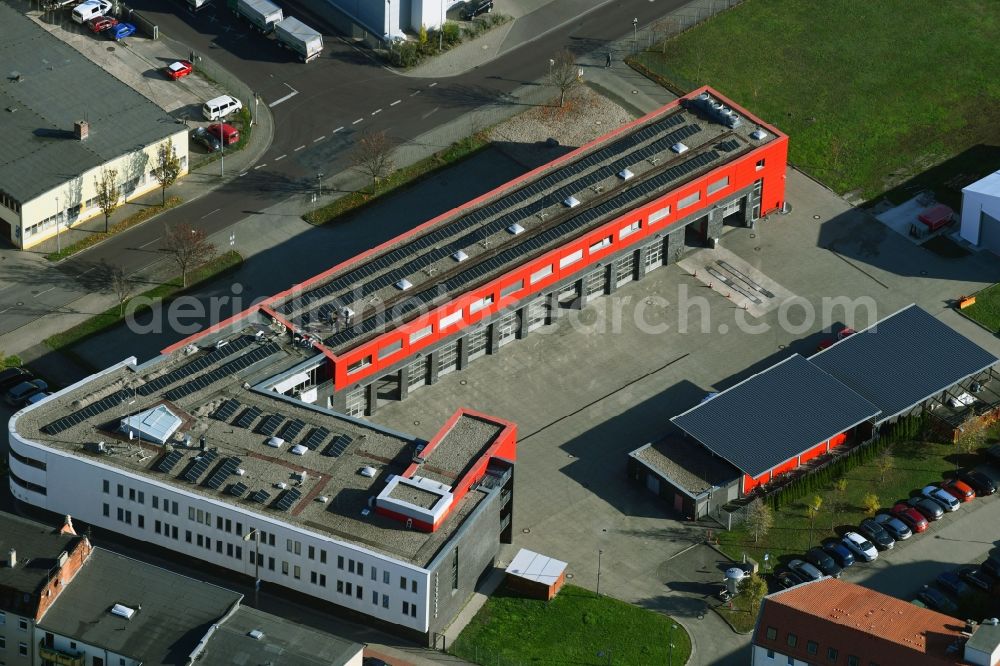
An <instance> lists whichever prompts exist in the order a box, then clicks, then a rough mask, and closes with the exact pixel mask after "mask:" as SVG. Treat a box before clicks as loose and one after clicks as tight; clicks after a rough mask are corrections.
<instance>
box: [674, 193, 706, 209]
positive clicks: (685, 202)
mask: <svg viewBox="0 0 1000 666" xmlns="http://www.w3.org/2000/svg"><path fill="white" fill-rule="evenodd" d="M699 201H701V190H698V191H696V192H692V193H691V194H689V195H687V196H686V197H684V198H683V199H681V200H680V201H678V202H677V210H682V209H684V208H687V207H688V206H693V205H694V204H696V203H698V202H699Z"/></svg>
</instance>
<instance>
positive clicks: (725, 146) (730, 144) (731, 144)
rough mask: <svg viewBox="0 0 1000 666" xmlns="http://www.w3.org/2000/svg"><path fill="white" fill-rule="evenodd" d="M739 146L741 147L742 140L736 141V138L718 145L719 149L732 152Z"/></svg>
mask: <svg viewBox="0 0 1000 666" xmlns="http://www.w3.org/2000/svg"><path fill="white" fill-rule="evenodd" d="M739 147H740V142H739V141H736V140H735V139H729V140H728V141H723V142H722V143H720V144H719V145H717V146H716V148H717V149H718V150H722V151H725V152H727V153H730V152H732V151H734V150H736V149H737V148H739Z"/></svg>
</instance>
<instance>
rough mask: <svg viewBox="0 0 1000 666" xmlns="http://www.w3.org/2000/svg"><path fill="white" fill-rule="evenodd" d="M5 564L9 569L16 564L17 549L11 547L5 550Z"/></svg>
mask: <svg viewBox="0 0 1000 666" xmlns="http://www.w3.org/2000/svg"><path fill="white" fill-rule="evenodd" d="M7 566H8V567H10V568H11V569H13V568H14V567H16V566H17V551H16V550H14V549H13V548H11V549H10V550H8V551H7Z"/></svg>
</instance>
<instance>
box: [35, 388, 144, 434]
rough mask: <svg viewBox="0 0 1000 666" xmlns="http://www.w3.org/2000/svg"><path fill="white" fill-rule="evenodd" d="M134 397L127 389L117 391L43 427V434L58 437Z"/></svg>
mask: <svg viewBox="0 0 1000 666" xmlns="http://www.w3.org/2000/svg"><path fill="white" fill-rule="evenodd" d="M131 397H132V391H129V390H127V389H122V390H121V391H115V392H114V393H112V394H111V395H109V396H107V397H104V398H101V399H100V400H98V401H97V402H95V403H92V404H90V405H87V406H86V407H83V408H81V409H78V410H77V411H75V412H73V413H72V414H68V415H66V416H64V417H62V418H61V419H57V420H55V421H53V422H52V423H49V424H48V425H46V426H43V427H42V432H44V433H45V434H47V435H58V434H59V433H61V432H62V431H63V430H66V429H67V428H72V427H73V426H75V425H76V424H77V423H82V422H83V421H86V420H87V419H89V418H91V417H92V416H97V415H98V414H101V413H102V412H106V411H108V410H109V409H111V408H112V407H119V406H121V404H122V403H123V402H125V401H126V400H128V399H129V398H131Z"/></svg>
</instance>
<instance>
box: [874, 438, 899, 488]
mask: <svg viewBox="0 0 1000 666" xmlns="http://www.w3.org/2000/svg"><path fill="white" fill-rule="evenodd" d="M895 466H896V458H895V457H894V456H893V455H892V448H890V447H888V446H887V447H885V448H884V449H882V450H881V451H879V453H878V455H877V456H876V457H875V467H876V469H878V482H879V483H880V484H882V483H885V477H887V476H888V475H889V472H891V471H892V468H893V467H895Z"/></svg>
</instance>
